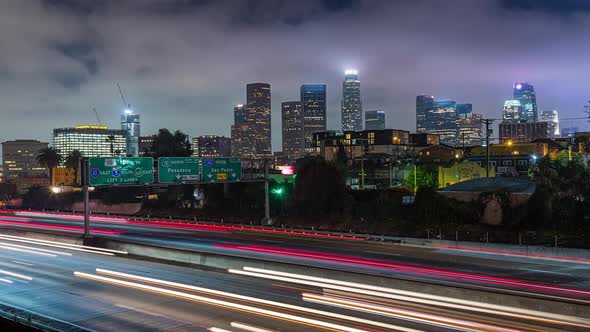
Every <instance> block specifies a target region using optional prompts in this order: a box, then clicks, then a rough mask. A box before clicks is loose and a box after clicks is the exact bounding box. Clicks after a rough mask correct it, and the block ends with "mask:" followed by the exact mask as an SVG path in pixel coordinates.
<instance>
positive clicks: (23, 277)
mask: <svg viewBox="0 0 590 332" xmlns="http://www.w3.org/2000/svg"><path fill="white" fill-rule="evenodd" d="M0 274H4V275H7V276H11V277H15V278H19V279H23V280H28V281H31V280H33V278H31V277H27V276H25V275H22V274H18V273H14V272H10V271H5V270H0Z"/></svg>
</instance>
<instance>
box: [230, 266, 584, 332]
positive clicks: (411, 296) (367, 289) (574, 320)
mask: <svg viewBox="0 0 590 332" xmlns="http://www.w3.org/2000/svg"><path fill="white" fill-rule="evenodd" d="M245 269H248V270H250V271H242V270H235V269H229V270H228V272H229V273H234V274H239V275H247V276H252V277H258V278H263V279H271V280H278V281H285V282H291V283H296V284H302V285H307V286H316V287H321V288H327V289H334V290H340V291H345V292H350V293H355V294H364V295H372V296H377V297H382V298H388V299H393V300H400V301H405V302H414V303H421V304H426V305H434V306H439V307H446V308H453V309H460V310H466V311H475V312H480V313H487V314H493V315H501V316H506V317H513V318H519V319H527V320H535V321H540V322H544V323H550V324H558V325H571V326H577V327H583V328H588V329H590V320H588V319H584V318H578V317H572V316H566V315H558V314H553V313H548V312H541V311H535V310H528V309H520V308H515V307H507V306H502V305H496V304H487V303H481V302H475V301H469V300H461V299H456V298H447V297H443V296H436V295H430V294H423V293H416V292H409V291H401V290H396V289H389V288H382V287H376V286H369V285H363V288H357V287H348V286H343V284H346V282H343V281H338V280H332V279H325V278H316V277H308V276H303V275H298V274H291V273H286V272H278V271H272V270H263V269H255V268H250V267H245ZM252 271H264V273H260V272H252ZM278 274H280V275H278ZM313 280H316V281H313ZM318 280H319V281H318ZM349 284H350V283H349ZM352 284H354V283H352ZM355 285H361V284H355ZM374 287H376V288H374ZM371 289H373V290H371ZM374 289H378V290H377V291H375V290H374Z"/></svg>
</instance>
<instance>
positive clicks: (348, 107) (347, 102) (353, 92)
mask: <svg viewBox="0 0 590 332" xmlns="http://www.w3.org/2000/svg"><path fill="white" fill-rule="evenodd" d="M341 111H342V131H351V130H352V131H361V130H363V104H362V101H361V81H359V76H358V72H357V71H356V70H347V71H346V72H345V73H344V82H343V83H342V108H341Z"/></svg>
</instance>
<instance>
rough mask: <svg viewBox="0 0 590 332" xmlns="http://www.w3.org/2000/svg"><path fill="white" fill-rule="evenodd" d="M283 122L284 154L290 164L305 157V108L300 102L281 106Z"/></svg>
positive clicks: (290, 102) (291, 102)
mask: <svg viewBox="0 0 590 332" xmlns="http://www.w3.org/2000/svg"><path fill="white" fill-rule="evenodd" d="M281 116H282V118H281V122H282V125H283V153H284V154H285V155H286V156H287V159H288V160H289V162H290V163H293V162H295V161H296V160H297V159H299V158H301V157H303V155H304V150H305V136H304V134H303V132H304V130H303V107H302V105H301V102H299V101H287V102H284V103H282V104H281Z"/></svg>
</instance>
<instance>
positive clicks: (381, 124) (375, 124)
mask: <svg viewBox="0 0 590 332" xmlns="http://www.w3.org/2000/svg"><path fill="white" fill-rule="evenodd" d="M383 129H385V112H383V111H366V112H365V130H383Z"/></svg>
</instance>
